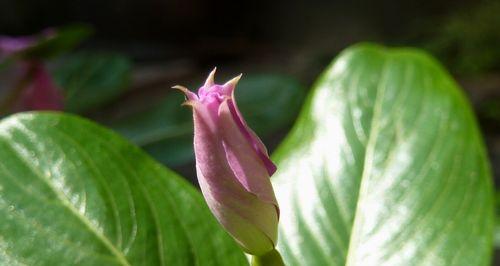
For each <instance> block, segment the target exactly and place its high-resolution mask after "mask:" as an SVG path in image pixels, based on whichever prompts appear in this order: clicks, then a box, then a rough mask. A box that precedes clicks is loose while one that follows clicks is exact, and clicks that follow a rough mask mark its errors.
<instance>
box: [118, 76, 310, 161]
mask: <svg viewBox="0 0 500 266" xmlns="http://www.w3.org/2000/svg"><path fill="white" fill-rule="evenodd" d="M192 90H196V88H192ZM304 91H305V90H304V88H303V87H302V86H301V85H300V83H299V82H298V81H297V80H295V79H294V78H292V77H289V76H286V75H280V74H248V75H244V76H243V78H242V79H241V80H240V82H239V84H238V86H237V88H236V99H237V101H238V106H239V108H240V109H241V112H242V113H243V116H244V117H245V119H246V121H247V122H248V124H249V125H250V127H252V128H253V129H254V130H255V131H256V132H257V133H258V134H259V135H261V136H267V135H270V134H272V133H275V132H276V131H277V130H279V129H282V128H283V127H286V126H287V125H289V124H291V123H292V121H293V119H294V118H295V117H296V114H297V113H298V111H299V108H300V105H301V104H302V99H303V98H304V93H305V92H304ZM183 101H184V100H183V96H182V94H181V93H177V92H175V93H171V94H169V95H168V96H167V98H166V99H165V100H164V101H163V102H161V103H160V104H157V105H154V106H152V107H151V108H149V109H147V110H144V111H142V112H139V113H135V114H132V115H129V116H126V117H123V118H121V119H120V120H118V121H113V122H112V123H110V126H111V127H112V128H113V129H115V130H116V131H118V132H120V133H121V134H123V135H124V136H126V137H127V138H128V139H130V140H131V141H132V142H134V143H135V144H137V145H139V146H141V147H142V148H144V149H145V150H146V151H148V152H149V153H150V154H151V155H153V157H155V158H156V159H157V160H159V161H160V162H162V163H165V164H166V165H168V166H179V165H182V164H184V163H186V162H189V161H191V160H192V159H193V158H194V157H193V126H192V114H191V110H189V109H188V108H181V107H180V104H181V103H182V102H183Z"/></svg>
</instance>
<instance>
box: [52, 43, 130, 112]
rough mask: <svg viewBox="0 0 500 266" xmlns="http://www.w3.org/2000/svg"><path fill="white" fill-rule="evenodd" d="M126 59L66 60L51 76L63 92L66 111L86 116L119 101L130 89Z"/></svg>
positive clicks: (86, 57) (89, 56) (85, 54)
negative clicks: (104, 105)
mask: <svg viewBox="0 0 500 266" xmlns="http://www.w3.org/2000/svg"><path fill="white" fill-rule="evenodd" d="M131 68H132V66H131V63H130V61H129V60H128V58H126V57H124V56H122V55H118V54H109V53H91V52H82V53H78V54H75V55H72V56H69V57H67V58H66V59H65V60H64V61H63V62H62V64H61V65H60V66H59V67H58V68H57V69H56V71H55V72H54V77H55V79H56V81H57V83H58V84H59V86H61V88H62V89H63V91H64V92H65V109H66V110H67V111H70V112H77V113H79V112H85V111H88V110H90V109H92V108H96V107H99V106H101V105H103V104H105V103H108V102H109V101H111V100H113V99H115V98H116V97H118V96H119V95H120V94H121V93H123V92H124V91H125V90H126V89H127V88H128V86H129V83H130V79H131Z"/></svg>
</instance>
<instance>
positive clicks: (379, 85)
mask: <svg viewBox="0 0 500 266" xmlns="http://www.w3.org/2000/svg"><path fill="white" fill-rule="evenodd" d="M274 158H275V159H276V161H277V164H278V172H277V174H276V176H275V177H274V178H273V183H274V186H275V189H276V193H277V197H278V202H279V203H280V207H281V220H280V232H279V233H280V239H279V250H280V251H281V252H282V254H283V257H284V259H285V261H286V263H287V265H488V264H489V263H490V258H491V250H492V235H493V196H492V184H491V183H492V182H491V175H490V172H489V166H488V162H487V159H486V156H485V151H484V147H483V141H482V138H481V134H480V132H479V130H478V127H477V123H476V121H475V118H474V115H473V113H472V111H471V107H470V105H469V103H468V102H467V100H466V98H465V97H464V95H463V93H462V91H461V90H460V89H459V88H458V87H457V85H456V83H455V82H454V81H453V80H452V79H451V77H450V76H449V75H448V74H447V73H446V71H445V70H443V69H442V67H441V66H440V65H439V64H438V63H437V62H436V61H435V60H433V59H432V58H430V57H429V56H428V55H426V54H424V53H422V52H420V51H417V50H412V49H386V48H383V47H379V46H375V45H369V44H365V45H358V46H354V47H353V48H350V49H348V50H346V51H345V52H343V53H342V54H341V55H340V56H339V57H338V58H337V59H336V60H335V61H334V63H333V64H332V65H331V66H330V67H329V68H328V69H327V70H326V71H325V73H324V74H323V75H322V76H321V78H320V79H319V81H318V82H317V83H316V85H315V88H314V90H313V92H312V95H311V96H310V97H309V99H308V101H307V103H306V105H305V107H304V109H303V110H302V113H301V115H300V118H299V121H298V122H297V124H296V126H295V128H294V129H293V131H292V132H291V134H290V135H289V136H288V137H287V139H286V140H285V142H284V143H283V144H282V146H281V147H280V148H279V149H278V151H277V152H276V153H275V156H274Z"/></svg>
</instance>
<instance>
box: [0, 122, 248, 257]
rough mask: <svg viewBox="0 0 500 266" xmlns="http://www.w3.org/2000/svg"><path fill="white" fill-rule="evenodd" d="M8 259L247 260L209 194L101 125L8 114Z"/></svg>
mask: <svg viewBox="0 0 500 266" xmlns="http://www.w3.org/2000/svg"><path fill="white" fill-rule="evenodd" d="M0 192H1V193H0V264H1V265H231V266H232V265H245V264H247V262H246V258H245V257H244V255H243V253H242V252H241V251H240V250H239V248H238V247H237V246H236V244H235V243H234V241H233V240H232V239H231V238H230V237H229V236H228V235H227V234H226V233H225V232H224V231H223V230H222V229H221V228H220V226H219V225H218V224H217V222H216V221H215V219H214V218H213V217H212V215H211V213H210V212H209V210H208V208H207V207H206V205H205V203H204V201H203V199H202V197H201V194H200V193H199V192H198V191H196V190H195V189H194V188H193V187H192V186H191V185H190V184H188V183H187V182H186V181H184V180H182V179H181V178H180V177H178V176H177V175H176V174H175V173H173V172H171V171H169V170H168V169H165V168H164V167H162V166H161V165H159V164H158V163H156V162H154V161H153V160H152V159H151V158H150V157H149V156H147V155H146V154H145V153H144V152H142V151H140V150H139V149H138V148H136V147H135V146H133V145H131V144H129V143H128V142H127V141H125V140H124V139H122V138H121V137H119V136H118V135H116V134H115V133H112V132H110V131H109V130H106V129H104V128H102V127H100V126H97V125H95V124H94V123H91V122H89V121H87V120H83V119H81V118H78V117H75V116H70V115H64V114H54V113H24V114H19V115H15V116H12V117H9V118H6V119H4V120H3V121H2V122H1V123H0Z"/></svg>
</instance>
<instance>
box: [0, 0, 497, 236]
mask: <svg viewBox="0 0 500 266" xmlns="http://www.w3.org/2000/svg"><path fill="white" fill-rule="evenodd" d="M499 14H500V1H498V0H482V1H475V0H453V1H452V0H435V1H431V0H425V1H396V0H382V1H367V0H360V1H340V0H333V1H327V0H313V1H307V2H305V1H299V0H290V1H259V0H257V1H246V2H240V1H230V0H223V1H199V0H141V1H139V0H127V1H117V0H74V1H64V0H53V1H29V0H0V34H1V35H5V36H13V37H15V36H23V35H34V36H38V37H37V41H36V43H35V44H34V45H31V46H29V47H28V48H26V49H23V50H22V51H20V52H17V53H14V54H12V55H9V56H2V55H1V53H0V110H2V114H1V115H2V116H6V115H8V114H10V113H13V112H17V111H22V110H30V109H33V107H32V106H22V108H20V109H19V108H17V107H19V104H18V103H17V102H18V101H19V100H20V99H21V98H22V97H24V96H23V95H24V94H23V90H27V87H29V86H28V85H29V84H31V82H32V79H33V77H32V76H30V75H28V74H29V72H23V71H22V64H24V63H23V62H27V61H29V62H35V61H36V62H40V61H41V62H43V64H44V65H46V66H47V69H48V70H49V73H50V75H51V77H52V78H53V80H54V84H55V86H56V87H57V90H58V91H59V92H60V93H61V95H62V96H63V103H62V104H63V106H64V108H63V109H64V110H65V111H68V112H72V113H77V114H80V115H83V116H86V117H88V118H90V119H93V120H95V121H98V122H99V123H101V124H104V125H106V126H108V127H111V128H113V129H114V130H116V131H118V132H119V133H121V134H122V135H124V136H125V137H127V138H128V139H130V140H131V141H132V142H133V143H135V144H137V145H139V146H141V147H142V148H144V149H145V150H146V151H148V152H149V153H150V154H151V155H152V156H153V157H155V158H156V159H157V160H159V161H161V162H162V163H164V164H166V165H168V166H169V167H172V168H173V169H175V170H176V171H178V172H180V173H181V174H183V175H184V176H187V177H190V178H191V181H193V182H195V177H194V172H193V169H194V167H193V162H192V160H193V154H192V147H191V146H192V144H191V141H192V140H191V135H192V125H191V117H190V116H191V114H190V112H189V110H188V109H187V108H185V107H181V106H180V104H181V103H182V101H183V97H182V96H181V95H180V94H179V93H178V92H175V91H173V90H171V89H170V87H171V86H173V85H176V84H180V85H184V86H186V87H188V88H190V89H192V90H195V89H197V87H198V86H199V85H200V84H202V82H203V79H204V77H205V76H206V75H207V74H208V72H209V71H210V70H211V69H212V68H213V67H214V66H218V67H219V71H218V75H217V81H218V82H224V81H226V80H228V79H229V78H231V77H233V76H235V75H238V74H239V73H244V76H243V78H242V80H241V82H240V85H239V87H238V89H237V98H238V102H239V105H240V108H241V110H242V112H243V114H244V116H245V117H246V118H247V121H248V123H249V124H250V125H251V127H252V128H254V129H255V131H257V133H258V134H259V135H261V136H262V137H263V139H264V142H265V143H266V144H267V145H268V146H269V147H270V149H271V151H272V150H273V149H274V148H275V147H276V145H277V144H278V143H279V142H280V141H281V139H282V138H283V137H284V136H285V135H286V133H287V132H288V130H289V129H290V127H291V125H292V124H293V122H294V120H295V117H296V114H297V113H298V112H299V110H300V108H301V104H302V102H303V100H304V97H305V95H306V94H307V90H308V88H310V87H311V84H312V82H313V80H314V79H315V78H316V77H317V76H318V75H319V74H320V72H321V70H323V69H324V68H325V67H326V65H327V64H328V63H329V62H330V61H331V59H332V58H333V57H334V56H335V55H336V54H337V53H338V52H339V51H340V50H342V49H343V48H345V47H347V46H349V45H351V44H353V43H355V42H358V41H374V42H379V43H384V44H387V45H398V46H401V45H403V46H416V47H420V48H423V49H426V50H428V51H430V52H431V53H433V54H434V55H435V56H436V57H437V58H439V59H440V60H441V61H442V62H443V63H445V64H446V65H447V67H448V69H449V70H450V71H451V73H452V74H453V75H454V77H455V79H456V80H458V82H459V83H460V84H461V85H462V87H464V88H465V90H466V92H467V94H468V96H469V98H470V100H471V102H472V103H473V105H474V107H475V109H476V112H477V114H478V118H479V121H480V124H481V127H482V129H483V133H484V135H485V137H486V142H487V146H488V150H489V155H490V158H491V161H492V165H493V171H494V174H495V179H496V182H497V183H498V181H499V180H500V15H499ZM46 29H52V30H55V32H56V34H54V35H51V36H49V37H47V36H43V34H38V35H37V33H40V32H43V31H44V30H46ZM16 106H17V107H16ZM14 107H16V108H14ZM499 234H500V233H499Z"/></svg>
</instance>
